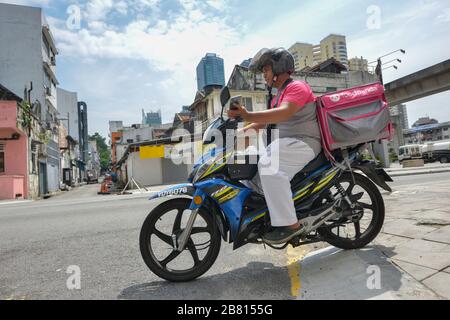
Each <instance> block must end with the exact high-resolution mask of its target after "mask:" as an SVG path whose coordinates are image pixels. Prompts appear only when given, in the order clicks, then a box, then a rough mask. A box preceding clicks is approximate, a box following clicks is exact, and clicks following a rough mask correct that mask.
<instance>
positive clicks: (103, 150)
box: [89, 132, 111, 170]
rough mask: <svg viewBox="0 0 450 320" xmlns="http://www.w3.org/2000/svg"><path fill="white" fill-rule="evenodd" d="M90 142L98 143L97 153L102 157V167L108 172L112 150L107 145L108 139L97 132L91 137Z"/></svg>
mask: <svg viewBox="0 0 450 320" xmlns="http://www.w3.org/2000/svg"><path fill="white" fill-rule="evenodd" d="M89 140H95V141H97V149H98V150H97V151H98V154H99V156H100V165H101V167H102V170H108V168H109V165H110V163H111V150H110V148H109V147H108V145H107V144H106V138H104V137H102V136H101V135H100V134H99V133H98V132H96V133H95V134H94V135H93V136H89Z"/></svg>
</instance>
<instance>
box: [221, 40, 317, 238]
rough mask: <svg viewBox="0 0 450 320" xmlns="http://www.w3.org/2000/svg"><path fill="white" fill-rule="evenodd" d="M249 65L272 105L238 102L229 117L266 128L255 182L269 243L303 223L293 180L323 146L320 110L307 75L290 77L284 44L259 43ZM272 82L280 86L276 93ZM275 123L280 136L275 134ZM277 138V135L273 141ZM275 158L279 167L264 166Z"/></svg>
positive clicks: (291, 69) (291, 68)
mask: <svg viewBox="0 0 450 320" xmlns="http://www.w3.org/2000/svg"><path fill="white" fill-rule="evenodd" d="M249 68H250V70H251V71H253V72H263V73H264V79H265V81H266V83H267V86H268V90H269V100H270V102H269V105H268V109H267V110H264V111H255V112H250V111H248V110H247V109H246V108H245V106H241V105H238V104H234V105H233V108H231V109H230V110H229V111H228V116H229V117H230V118H242V119H243V120H244V121H246V122H250V123H251V124H250V125H248V126H246V127H245V128H244V129H243V131H244V132H246V131H248V130H256V131H259V130H264V134H266V135H267V137H268V139H267V140H268V141H267V147H266V149H265V152H263V154H262V155H261V157H260V160H259V162H258V169H259V174H258V176H257V178H256V179H255V180H254V183H255V184H257V185H258V186H259V187H261V188H262V190H263V192H264V196H265V199H266V201H267V206H268V208H269V213H270V219H271V224H272V226H273V227H274V228H273V231H271V232H269V233H267V234H265V235H264V241H265V242H267V243H269V244H281V243H285V242H287V241H289V240H290V239H292V238H293V237H295V236H296V235H298V234H299V233H301V231H302V228H301V225H300V223H299V222H298V220H297V216H296V210H295V207H294V201H293V200H292V190H291V184H290V181H291V180H292V178H293V177H294V176H295V175H296V174H297V173H298V172H299V171H301V170H302V169H303V168H304V167H305V166H306V165H307V164H308V163H309V162H310V161H312V160H313V159H314V158H315V157H316V156H317V155H319V153H320V151H321V148H322V147H321V141H320V139H321V138H320V129H319V124H318V121H317V116H316V105H315V101H316V97H315V96H314V94H313V92H312V90H311V88H310V86H309V85H308V84H307V83H306V82H304V81H296V80H293V79H292V78H291V74H292V73H293V72H294V70H295V68H294V58H293V56H292V55H291V54H290V53H289V52H288V51H287V50H285V49H283V48H274V49H261V50H260V51H259V52H258V53H257V54H256V55H255V57H254V58H253V59H252V61H251V63H250V66H249ZM272 88H276V89H277V90H278V93H277V97H276V99H272ZM272 129H277V130H278V138H277V139H271V138H270V137H271V133H272V132H273V130H272ZM272 140H273V141H272ZM274 156H277V157H279V158H278V159H277V163H278V167H277V168H276V170H272V171H270V170H264V168H265V166H266V165H267V163H270V162H271V161H273V158H272V157H274Z"/></svg>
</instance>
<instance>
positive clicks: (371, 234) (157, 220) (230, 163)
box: [139, 87, 392, 282]
mask: <svg viewBox="0 0 450 320" xmlns="http://www.w3.org/2000/svg"><path fill="white" fill-rule="evenodd" d="M220 100H221V104H222V115H221V116H220V117H219V118H217V119H216V120H215V121H213V122H212V123H211V125H210V126H209V127H208V129H207V130H206V131H205V133H204V136H203V144H204V145H207V144H210V143H212V141H211V140H212V139H211V137H210V132H212V131H213V130H218V131H219V132H220V133H221V134H222V135H223V141H225V139H226V136H227V134H229V132H230V130H235V129H236V128H237V121H236V120H231V119H228V120H225V119H224V118H223V110H224V107H225V105H227V103H228V101H229V100H230V92H229V90H228V88H227V87H225V88H224V89H223V90H222V92H221V95H220ZM234 147H235V146H234V145H233V146H229V147H228V148H223V149H220V150H219V149H217V148H214V149H211V150H210V151H209V152H207V153H205V154H204V155H203V156H202V157H201V158H200V159H199V160H198V161H197V163H196V164H195V165H194V167H193V171H192V173H191V174H190V177H189V179H188V180H189V183H186V184H181V185H178V186H175V187H172V188H169V189H167V190H164V191H161V192H159V193H158V194H156V195H154V196H153V197H151V198H150V200H156V199H158V200H159V201H162V203H160V204H159V205H158V206H157V207H156V208H155V209H153V210H152V211H151V212H150V214H149V215H148V216H147V218H146V219H145V222H144V224H143V226H142V229H141V233H140V239H139V240H140V251H141V254H142V257H143V259H144V261H145V263H146V264H147V266H148V267H149V268H150V270H151V271H153V272H154V273H155V274H156V275H158V276H159V277H161V278H163V279H166V280H168V281H173V282H183V281H190V280H193V279H195V278H197V277H199V276H201V275H203V274H204V273H205V272H206V271H208V270H209V268H210V267H211V266H212V265H213V263H214V262H215V260H216V258H217V256H218V254H219V251H220V246H221V241H222V239H223V240H224V241H227V242H229V243H232V244H233V249H234V250H236V249H238V248H240V247H242V246H243V245H245V244H247V243H253V244H265V245H268V246H270V247H272V248H274V249H284V248H286V247H287V246H288V245H289V244H290V245H292V246H293V247H297V246H300V245H305V244H311V243H315V242H321V241H325V242H328V243H329V244H331V245H333V246H335V247H338V248H342V249H358V248H362V247H364V246H366V245H367V244H368V243H370V242H371V241H373V240H374V239H375V237H376V236H377V235H378V233H379V232H380V230H381V228H382V226H383V222H384V210H385V209H384V202H383V198H382V196H381V194H380V192H379V190H378V188H377V186H376V185H378V186H380V187H381V188H383V189H385V190H387V191H391V189H390V187H389V186H388V185H387V184H386V182H387V181H392V179H391V178H390V177H389V175H388V174H387V173H386V172H385V171H384V170H383V169H380V168H376V166H375V164H374V163H373V162H371V161H367V160H361V153H362V151H363V149H365V145H358V146H355V147H354V148H350V149H347V150H345V151H336V152H334V154H333V156H334V158H335V160H336V161H335V162H333V163H331V162H330V161H329V160H328V159H327V157H326V156H325V155H324V153H321V154H320V155H319V156H318V157H317V158H316V159H314V160H313V161H311V162H310V163H309V164H308V165H307V166H306V167H305V168H304V169H303V170H302V171H301V172H299V173H298V174H297V175H296V176H295V177H294V178H293V180H292V181H291V185H292V199H293V201H294V203H295V207H296V212H297V216H298V219H299V221H300V223H301V226H302V229H303V231H302V233H301V234H300V235H298V236H296V237H294V238H292V239H291V240H289V242H288V243H286V244H284V245H280V246H274V245H270V244H266V243H265V242H264V234H265V233H267V232H270V231H271V228H272V227H271V223H270V216H269V211H268V209H267V206H266V202H265V199H264V196H263V195H261V194H259V193H257V192H255V191H254V190H252V189H250V188H248V187H247V186H246V185H244V184H243V183H242V181H245V180H251V179H252V178H254V177H255V175H256V174H257V171H258V167H257V164H256V162H255V161H250V160H251V159H250V156H246V157H244V158H245V163H240V162H237V161H235V160H236V157H237V155H236V152H235V151H234V149H235V148H234ZM361 173H363V174H361Z"/></svg>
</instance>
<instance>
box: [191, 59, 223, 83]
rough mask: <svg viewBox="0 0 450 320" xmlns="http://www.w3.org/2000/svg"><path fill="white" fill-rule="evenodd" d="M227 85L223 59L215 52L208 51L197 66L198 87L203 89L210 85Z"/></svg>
mask: <svg viewBox="0 0 450 320" xmlns="http://www.w3.org/2000/svg"><path fill="white" fill-rule="evenodd" d="M224 85H225V69H224V63H223V59H222V58H220V57H218V56H217V55H216V54H215V53H207V54H206V56H205V57H203V58H202V60H201V61H200V63H199V64H198V66H197V88H198V91H202V90H203V89H204V88H205V87H208V86H220V87H223V86H224Z"/></svg>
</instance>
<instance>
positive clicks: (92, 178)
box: [86, 170, 98, 184]
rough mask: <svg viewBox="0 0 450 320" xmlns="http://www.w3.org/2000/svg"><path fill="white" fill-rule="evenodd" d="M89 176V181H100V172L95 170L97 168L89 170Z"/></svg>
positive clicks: (87, 174)
mask: <svg viewBox="0 0 450 320" xmlns="http://www.w3.org/2000/svg"><path fill="white" fill-rule="evenodd" d="M86 176H87V183H88V184H90V183H98V174H97V172H95V170H88V171H87V172H86Z"/></svg>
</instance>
